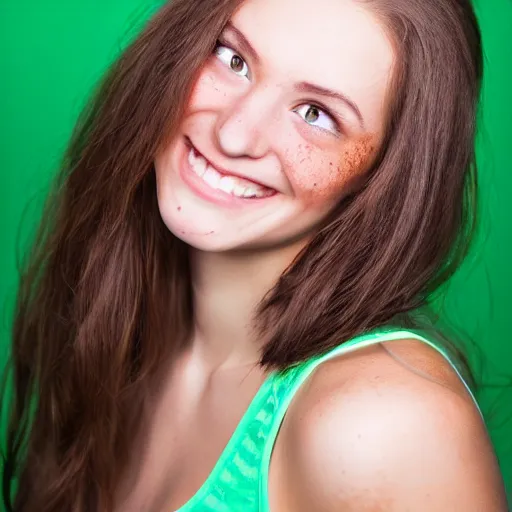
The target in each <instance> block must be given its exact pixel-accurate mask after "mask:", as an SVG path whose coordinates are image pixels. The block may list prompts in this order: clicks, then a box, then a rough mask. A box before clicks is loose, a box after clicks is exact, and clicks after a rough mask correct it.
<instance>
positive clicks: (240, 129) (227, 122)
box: [216, 90, 277, 158]
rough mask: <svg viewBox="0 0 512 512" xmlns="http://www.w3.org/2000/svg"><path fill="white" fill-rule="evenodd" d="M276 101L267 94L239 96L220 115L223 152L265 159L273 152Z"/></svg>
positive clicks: (218, 138)
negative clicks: (271, 135)
mask: <svg viewBox="0 0 512 512" xmlns="http://www.w3.org/2000/svg"><path fill="white" fill-rule="evenodd" d="M275 108H277V107H276V103H275V101H274V100H273V99H272V98H271V97H269V95H268V94H265V91H254V90H253V91H252V92H250V93H248V94H246V95H245V96H243V97H240V96H238V97H236V99H233V102H232V103H231V104H230V105H229V106H228V107H227V108H226V109H225V111H224V112H223V113H222V115H220V116H219V119H218V122H217V126H216V136H217V142H218V145H219V149H220V150H221V151H222V152H224V153H225V154H226V155H228V156H230V157H242V156H246V157H250V158H262V157H263V156H265V154H266V153H267V152H268V150H269V141H270V128H271V124H272V121H273V120H275V115H274V112H275Z"/></svg>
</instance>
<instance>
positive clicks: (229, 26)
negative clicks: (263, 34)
mask: <svg viewBox="0 0 512 512" xmlns="http://www.w3.org/2000/svg"><path fill="white" fill-rule="evenodd" d="M224 31H228V32H231V34H232V35H233V36H234V38H235V39H236V42H237V43H238V46H240V49H241V50H242V51H243V52H244V53H247V54H249V55H250V57H251V59H252V60H253V61H254V62H256V64H259V63H260V62H261V60H260V57H259V55H258V53H257V52H256V50H255V49H254V47H253V46H252V44H251V43H249V41H248V40H247V38H246V37H245V36H244V35H243V34H242V32H240V30H238V29H237V28H236V27H235V26H234V25H233V23H232V22H231V21H228V22H227V23H226V26H225V27H224Z"/></svg>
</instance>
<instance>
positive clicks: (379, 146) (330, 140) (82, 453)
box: [3, 0, 506, 512]
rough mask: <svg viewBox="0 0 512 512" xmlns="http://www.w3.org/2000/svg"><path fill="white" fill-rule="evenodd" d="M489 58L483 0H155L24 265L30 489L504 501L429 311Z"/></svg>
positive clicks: (454, 245) (291, 504) (281, 503)
mask: <svg viewBox="0 0 512 512" xmlns="http://www.w3.org/2000/svg"><path fill="white" fill-rule="evenodd" d="M481 76H482V55H481V46H480V35H479V31H478V27H477V23H476V20H475V16H474V14H473V11H472V8H471V6H470V3H469V1H468V0H372V1H368V0H367V1H362V0H315V1H312V0H246V1H244V2H240V1H234V0H209V1H208V2H206V1H204V0H174V1H172V2H170V3H169V4H167V5H165V6H163V7H162V9H161V10H160V11H159V13H158V14H157V15H156V16H155V18H154V19H153V20H152V21H151V22H150V23H149V25H148V26H147V28H146V29H145V31H144V32H143V33H142V35H141V36H140V37H139V38H138V39H137V40H136V41H135V42H134V43H133V44H132V45H131V46H130V47H129V48H128V49H127V51H126V52H125V53H124V54H123V55H122V56H121V58H120V59H119V61H118V62H117V63H116V64H115V65H114V66H113V68H112V70H111V72H110V73H109V75H108V76H107V78H106V79H105V82H104V84H103V86H102V88H101V90H100V91H99V93H98V95H97V97H96V99H95V101H94V102H93V103H92V106H91V108H90V109H89V110H88V111H87V112H86V114H85V115H84V117H83V118H82V120H81V121H80V122H79V125H78V127H77V130H76V132H75V135H74V137H73V140H72V143H71V146H70V149H69V151H68V153H67V155H66V158H65V160H64V165H63V172H62V173H61V175H60V177H59V180H58V182H57V185H56V187H55V194H54V195H52V196H51V198H50V200H49V206H48V211H47V212H46V214H45V218H44V220H43V223H42V227H41V231H40V235H39V238H38V240H37V241H36V244H35V249H34V252H33V254H31V258H30V262H29V265H28V266H27V269H26V271H25V273H24V275H23V279H22V282H21V287H20V292H19V299H18V307H17V316H16V322H15V326H14V336H13V339H14V342H13V349H12V350H13V352H12V354H13V373H12V376H13V382H14V390H15V392H14V398H13V401H12V404H11V413H12V414H11V421H10V429H9V432H10V436H9V440H8V445H7V446H8V450H7V453H6V464H5V471H4V487H3V489H4V491H3V492H4V499H5V501H6V502H10V503H11V505H12V510H16V511H17V512H28V511H38V512H57V511H59V512H62V511H73V512H86V511H93V512H96V511H102V512H103V511H105V512H107V511H108V512H111V511H116V512H117V511H121V512H170V511H175V510H179V511H180V512H199V511H201V512H206V511H244V512H251V511H270V510H271V511H272V512H311V511H323V512H329V511H333V512H334V511H336V512H337V511H340V510H343V511H345V512H349V511H358V512H362V511H374V510H386V511H396V512H403V511H405V510H411V511H419V512H421V511H429V512H431V511H434V510H435V511H436V512H442V511H446V512H448V511H449V512H453V511H454V510H461V511H464V512H483V511H486V512H487V511H488V512H491V511H492V512H500V511H505V510H506V503H505V497H504V490H503V486H502V483H501V481H500V476H499V470H498V466H497V463H496V459H495V456H494V454H493V450H492V447H491V444H490V442H489V439H488V436H487V434H486V430H485V426H484V423H483V421H482V418H481V416H480V413H479V411H478V407H477V405H476V404H475V402H474V399H473V398H472V395H471V392H470V390H469V385H468V384H469V380H464V378H465V377H464V376H465V375H467V374H468V372H467V371H465V367H464V364H463V359H461V358H460V357H458V356H457V353H456V351H451V350H449V345H448V344H446V343H443V342H442V341H440V340H442V337H440V336H436V335H434V334H432V333H431V334H426V332H425V331H421V332H420V331H419V328H420V327H421V325H419V323H418V320H417V315H416V314H415V313H416V312H417V311H418V308H420V307H421V306H424V305H425V304H426V303H427V302H428V298H429V296H430V295H431V293H432V292H433V291H434V290H436V289H437V288H438V287H439V286H440V285H441V284H442V283H443V282H445V281H446V279H447V278H448V277H449V276H450V275H451V274H452V273H453V272H454V270H455V269H456V268H457V267H458V266H459V264H460V262H461V260H462V258H463V257H464V255H465V253H466V251H467V247H468V243H469V240H470V237H471V233H472V231H473V227H474V202H475V201H474V199H475V193H476V177H475V169H474V135H475V118H476V111H477V102H478V97H479V87H480V81H481ZM452 352H453V355H452ZM10 496H12V499H10Z"/></svg>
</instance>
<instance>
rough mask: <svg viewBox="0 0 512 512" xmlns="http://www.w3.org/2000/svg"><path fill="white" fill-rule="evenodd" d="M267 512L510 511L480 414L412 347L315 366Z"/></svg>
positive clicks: (448, 376)
mask: <svg viewBox="0 0 512 512" xmlns="http://www.w3.org/2000/svg"><path fill="white" fill-rule="evenodd" d="M269 491H270V500H271V505H272V506H271V509H272V510H273V511H275V512H280V511H281V510H287V511H293V512H300V511H302V510H304V511H310V510H322V511H325V512H329V511H331V510H332V511H338V510H344V511H348V512H349V511H351V510H354V511H355V510H357V511H366V510H367V511H377V510H386V511H391V512H392V511H403V510H414V511H418V512H421V511H432V510H436V511H440V512H442V511H447V512H448V511H453V510H464V511H467V512H471V511H475V512H477V511H478V512H480V511H483V510H486V511H487V510H489V511H496V512H501V511H503V512H505V511H506V510H507V506H506V500H505V496H504V490H503V485H502V481H501V477H500V473H499V469H498V465H497V462H496V458H495V455H494V452H493V449H492V446H491V443H490V441H489V438H488V436H487V432H486V429H485V425H484V423H483V421H482V419H481V417H480V414H479V412H478V409H477V407H476V406H475V404H474V403H473V400H472V398H471V396H470V395H469V393H467V391H466V389H465V387H464V385H463V383H462V382H461V381H460V379H459V378H458V377H457V375H456V374H455V372H454V371H453V370H452V369H451V367H450V365H449V363H447V362H446V361H445V360H444V358H443V357H442V356H440V355H439V354H437V352H436V351H435V350H433V349H431V348H429V347H426V346H424V345H422V344H420V343H419V342H417V341H413V340H404V341H400V342H399V341H394V342H388V343H386V344H385V345H378V346H375V347H369V348H367V349H362V350H359V351H357V352H354V353H352V354H350V355H346V356H342V357H339V358H336V359H334V360H332V361H329V362H326V363H324V364H323V365H321V366H320V367H319V368H318V369H317V370H316V371H315V373H314V374H313V375H312V376H311V377H310V379H309V380H308V381H307V382H306V383H305V385H304V386H303V388H301V390H300V391H299V393H298V394H297V396H296V397H295V398H294V400H293V402H292V404H291V406H290V409H289V411H288V413H287V416H286V418H285V421H284V423H283V426H282V429H281V432H280V434H279V437H278V440H277V442H276V447H275V452H274V456H273V462H272V465H271V471H270V486H269Z"/></svg>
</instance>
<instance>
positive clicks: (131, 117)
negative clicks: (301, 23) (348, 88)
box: [3, 0, 482, 512]
mask: <svg viewBox="0 0 512 512" xmlns="http://www.w3.org/2000/svg"><path fill="white" fill-rule="evenodd" d="M362 1H365V0H362ZM240 3H241V2H240V0H208V2H205V1H204V0H173V1H172V2H170V3H168V4H166V5H165V6H163V7H162V9H161V10H160V11H159V12H158V13H157V14H156V16H155V17H154V18H153V19H152V20H151V21H150V22H149V24H148V25H147V26H146V28H145V29H144V31H143V32H142V34H141V35H140V36H139V37H138V38H137V39H136V40H135V41H134V42H133V43H132V44H131V45H130V46H129V47H128V48H127V49H126V51H125V52H124V53H123V55H122V56H121V57H120V58H119V59H118V61H117V62H116V63H115V64H114V65H113V66H112V68H111V70H110V72H109V73H108V75H107V76H106V78H105V79H104V81H103V83H102V85H101V87H100V89H99V91H98V92H97V94H96V95H95V97H94V99H93V101H92V102H91V104H90V107H89V108H88V109H87V110H86V111H85V112H84V114H83V115H82V117H81V118H80V120H79V122H78V124H77V127H76V130H75V133H74V135H73V137H72V141H71V144H70V147H69V150H68V151H67V153H66V155H65V158H64V161H63V165H62V171H61V173H60V174H59V176H58V178H57V180H56V183H55V187H54V190H53V192H52V193H51V194H50V197H49V200H48V203H47V204H48V205H47V208H46V211H45V214H44V217H43V221H42V223H41V227H40V231H39V234H38V236H37V239H36V240H35V243H34V245H33V250H32V252H31V253H30V254H29V256H28V259H27V264H26V265H25V267H24V270H23V273H22V276H21V282H20V288H19V293H18V298H17V307H16V316H15V321H14V326H13V345H12V364H11V377H12V382H13V385H14V392H13V393H12V397H11V404H10V414H11V415H10V424H9V430H8V434H9V436H8V440H7V450H6V454H5V459H4V474H3V497H4V500H5V503H6V506H7V507H8V508H9V509H12V507H13V509H14V510H16V511H19V512H26V511H33V510H38V511H40V512H57V511H59V512H60V511H62V510H70V511H73V512H86V511H98V510H101V511H109V510H111V509H112V506H113V503H112V496H113V495H114V490H115V489H116V485H117V483H118V482H117V475H119V474H121V473H122V469H123V468H124V467H125V465H126V463H127V454H129V452H130V447H131V440H132V438H133V435H132V433H133V432H134V431H135V430H136V429H137V426H138V425H139V419H138V418H139V412H140V407H141V404H142V402H143V400H144V396H145V393H146V390H147V389H148V385H149V382H150V380H151V376H152V375H154V374H155V373H156V372H157V371H158V369H159V368H161V365H162V361H164V360H165V359H167V358H169V357H172V354H173V352H174V351H175V350H177V348H178V347H180V346H181V345H182V344H183V343H186V341H187V338H188V336H189V333H190V329H191V325H192V317H193V307H192V297H191V292H190V275H189V267H188V255H187V247H186V246H185V244H184V243H183V242H181V241H180V240H179V239H177V238H176V237H175V236H173V234H172V233H170V232H169V231H168V229H167V228H166V226H165V225H164V223H163V221H162V219H161V217H160V215H159V211H158V207H157V202H156V194H155V176H154V170H153V158H154V155H155V154H156V152H157V151H158V149H159V148H160V147H162V145H163V144H165V143H167V142H168V141H169V140H170V139H171V138H172V137H173V135H174V133H175V132H176V130H177V128H178V127H179V125H180V120H181V117H182V112H183V106H184V105H185V104H186V101H187V99H188V95H189V93H190V91H191V88H192V85H193V83H194V80H195V77H196V76H197V72H198V70H199V69H200V67H201V65H202V63H203V62H204V61H205V59H206V58H207V57H208V55H209V54H210V53H211V51H212V50H213V48H214V46H215V42H216V38H217V36H218V34H219V33H220V32H221V30H222V28H223V26H224V25H225V23H226V22H227V21H228V19H229V18H230V17H231V15H232V13H233V11H234V10H235V9H236V7H237V6H238V5H239V4H240ZM365 3H368V4H369V5H371V6H372V8H374V9H375V12H376V14H377V16H380V17H381V19H382V20H383V21H384V23H385V25H386V26H387V28H388V29H389V34H390V37H391V38H392V40H393V42H394V45H395V49H396V62H397V64H396V69H395V73H394V80H393V84H392V88H391V97H392V101H391V102H390V111H389V116H388V126H387V132H386V133H387V135H386V138H385V143H384V144H383V146H382V149H381V151H380V154H379V156H378V158H377V159H376V161H375V164H374V165H373V166H372V168H371V169H370V170H369V171H368V173H367V174H366V175H365V179H364V182H362V183H361V186H360V187H359V189H358V190H356V191H354V192H352V193H351V194H350V195H348V196H346V197H344V198H343V200H341V201H340V203H339V205H338V206H337V208H336V209H335V211H333V212H332V215H331V216H330V217H329V218H328V219H327V220H326V223H325V225H324V226H323V228H322V229H321V230H320V231H319V232H318V234H317V235H316V237H315V238H314V240H313V241H312V242H311V243H310V244H309V245H308V246H307V247H306V248H305V249H304V251H303V252H302V253H301V254H300V255H299V256H298V257H297V259H296V260H295V261H294V262H293V263H292V265H291V266H290V267H289V269H288V270H287V271H286V272H285V273H284V274H283V276H282V277H281V279H280V280H279V282H278V283H277V284H276V285H275V287H274V289H272V290H271V291H270V292H269V294H268V296H267V297H266V299H265V301H264V302H263V303H262V305H261V308H260V311H259V314H258V317H257V319H256V320H257V325H259V326H260V327H261V328H262V329H264V330H265V331H264V332H265V339H268V340H269V341H268V342H267V343H266V344H265V346H264V348H263V352H262V359H261V363H262V365H264V366H265V367H267V368H269V369H270V368H274V369H275V368H278V369H286V368H288V367H290V366H291V365H293V364H294V363H297V362H299V361H302V360H304V359H306V358H308V357H309V356H312V355H314V354H318V353H321V352H323V351H325V350H327V349H329V348H331V347H333V346H335V345H338V344H340V343H341V342H343V341H344V340H347V339H349V338H350V337H352V336H354V335H356V334H358V333H360V332H363V331H367V330H369V329H372V328H375V327H378V326H381V325H384V324H392V323H397V324H398V323H400V322H403V321H407V318H410V316H409V313H411V312H412V311H414V310H417V308H418V307H420V306H422V305H424V304H425V303H427V301H428V297H429V296H430V294H431V293H432V292H433V291H434V290H436V289H437V288H438V287H439V286H440V285H441V284H442V283H444V282H445V281H446V280H447V279H448V278H449V277H450V276H451V275H452V273H453V272H454V271H455V269H457V267H458V266H459V265H460V262H461V261H462V259H463V258H464V256H465V255H466V253H467V250H468V247H469V241H470V239H471V235H472V233H473V231H474V227H475V211H476V207H475V201H476V169H475V164H474V137H475V124H476V117H477V104H478V99H479V89H480V82H481V76H482V56H481V53H482V52H481V41H480V34H479V30H478V26H477V22H476V19H475V16H474V13H473V10H472V8H471V5H470V3H469V0H401V1H394V0H389V1H386V0H382V1H381V0H379V1H375V0H372V1H369V0H366V2H365ZM5 398H7V397H5ZM134 429H135V430H134ZM16 483H17V484H18V485H17V487H18V491H19V492H17V493H16V497H15V498H14V499H12V498H11V495H13V494H15V492H14V491H15V489H14V488H15V487H16Z"/></svg>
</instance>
